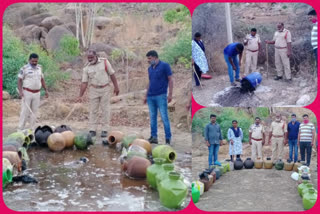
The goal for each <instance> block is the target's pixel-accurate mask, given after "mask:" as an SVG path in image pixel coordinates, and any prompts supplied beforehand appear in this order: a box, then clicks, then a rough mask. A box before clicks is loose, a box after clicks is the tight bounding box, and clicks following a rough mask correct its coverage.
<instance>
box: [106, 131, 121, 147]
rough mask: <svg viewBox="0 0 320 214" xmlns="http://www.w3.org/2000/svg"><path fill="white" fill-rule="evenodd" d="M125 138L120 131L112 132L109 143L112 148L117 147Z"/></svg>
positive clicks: (109, 135)
mask: <svg viewBox="0 0 320 214" xmlns="http://www.w3.org/2000/svg"><path fill="white" fill-rule="evenodd" d="M123 137H124V134H123V133H122V132H120V131H111V132H110V133H109V134H108V142H109V145H110V146H115V145H116V143H120V142H121V141H122V139H123Z"/></svg>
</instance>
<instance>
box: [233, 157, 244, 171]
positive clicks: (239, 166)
mask: <svg viewBox="0 0 320 214" xmlns="http://www.w3.org/2000/svg"><path fill="white" fill-rule="evenodd" d="M242 168H243V162H242V160H241V158H237V159H236V161H235V162H234V169H235V170H240V169H242Z"/></svg>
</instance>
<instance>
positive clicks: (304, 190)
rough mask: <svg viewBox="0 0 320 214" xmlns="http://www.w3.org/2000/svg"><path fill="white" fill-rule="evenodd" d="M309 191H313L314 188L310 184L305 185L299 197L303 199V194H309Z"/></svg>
mask: <svg viewBox="0 0 320 214" xmlns="http://www.w3.org/2000/svg"><path fill="white" fill-rule="evenodd" d="M309 189H314V187H313V185H312V184H311V183H310V184H307V185H306V187H305V188H304V189H303V190H302V193H301V195H300V196H301V197H302V198H303V196H304V194H306V193H308V192H309ZM314 190H315V189H314Z"/></svg>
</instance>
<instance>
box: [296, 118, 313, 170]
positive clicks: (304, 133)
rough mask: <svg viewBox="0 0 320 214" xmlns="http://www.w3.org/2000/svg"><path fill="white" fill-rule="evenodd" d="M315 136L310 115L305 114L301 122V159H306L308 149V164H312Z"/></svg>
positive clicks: (299, 137)
mask: <svg viewBox="0 0 320 214" xmlns="http://www.w3.org/2000/svg"><path fill="white" fill-rule="evenodd" d="M314 136H315V128H314V125H313V124H312V123H310V122H309V116H308V115H307V114H305V115H303V123H301V124H300V128H299V136H298V140H299V144H300V153H301V161H305V155H306V151H307V163H306V165H307V166H310V161H311V153H312V146H313V142H314Z"/></svg>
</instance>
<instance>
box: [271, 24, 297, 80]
mask: <svg viewBox="0 0 320 214" xmlns="http://www.w3.org/2000/svg"><path fill="white" fill-rule="evenodd" d="M277 29H278V31H276V32H275V34H274V36H273V40H272V41H268V40H266V43H267V44H274V47H275V65H276V69H277V76H276V77H275V78H274V79H275V80H280V79H282V75H283V68H284V73H285V76H286V79H287V80H288V81H291V80H292V79H291V70H290V59H289V58H290V56H291V54H292V49H291V42H292V41H291V33H290V31H289V30H287V29H285V28H284V24H283V23H278V25H277Z"/></svg>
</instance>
